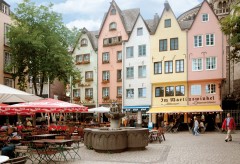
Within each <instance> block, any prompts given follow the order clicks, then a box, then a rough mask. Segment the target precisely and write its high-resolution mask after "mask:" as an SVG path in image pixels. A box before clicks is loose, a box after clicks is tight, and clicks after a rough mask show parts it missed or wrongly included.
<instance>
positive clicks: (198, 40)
mask: <svg viewBox="0 0 240 164" xmlns="http://www.w3.org/2000/svg"><path fill="white" fill-rule="evenodd" d="M193 40H194V47H203V35H195V36H194V38H193ZM200 44H201V45H200Z"/></svg>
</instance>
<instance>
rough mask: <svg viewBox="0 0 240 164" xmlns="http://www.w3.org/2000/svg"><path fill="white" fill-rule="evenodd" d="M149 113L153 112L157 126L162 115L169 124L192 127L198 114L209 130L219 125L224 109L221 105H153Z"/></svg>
mask: <svg viewBox="0 0 240 164" xmlns="http://www.w3.org/2000/svg"><path fill="white" fill-rule="evenodd" d="M147 113H149V114H152V122H153V124H154V126H155V127H157V126H159V124H160V123H159V117H162V121H164V122H165V123H167V124H168V125H172V126H174V125H176V126H179V125H185V127H188V128H191V127H192V124H193V117H194V116H196V117H197V118H198V120H199V122H203V124H204V125H206V127H207V129H208V130H214V129H217V128H218V127H219V123H220V121H221V120H220V118H221V113H222V109H221V107H220V105H201V106H200V105H195V106H162V107H153V108H151V109H150V110H149V111H148V112H147ZM160 121H161V119H160ZM186 125H187V126H186Z"/></svg>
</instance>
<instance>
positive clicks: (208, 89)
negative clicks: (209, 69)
mask: <svg viewBox="0 0 240 164" xmlns="http://www.w3.org/2000/svg"><path fill="white" fill-rule="evenodd" d="M206 93H209V94H214V93H216V84H207V85H206Z"/></svg>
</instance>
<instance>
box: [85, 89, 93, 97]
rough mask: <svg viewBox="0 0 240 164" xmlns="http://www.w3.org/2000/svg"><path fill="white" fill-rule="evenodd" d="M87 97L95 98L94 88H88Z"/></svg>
mask: <svg viewBox="0 0 240 164" xmlns="http://www.w3.org/2000/svg"><path fill="white" fill-rule="evenodd" d="M85 97H92V98H93V88H86V89H85Z"/></svg>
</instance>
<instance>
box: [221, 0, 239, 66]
mask: <svg viewBox="0 0 240 164" xmlns="http://www.w3.org/2000/svg"><path fill="white" fill-rule="evenodd" d="M239 15H240V0H237V1H236V2H235V3H234V4H233V5H232V6H231V14H229V15H228V16H226V17H225V18H223V19H222V20H221V22H220V23H221V29H222V31H223V33H224V34H225V35H228V36H229V38H228V44H229V45H230V46H231V47H232V49H231V53H230V54H229V59H230V60H234V61H235V62H240V16H239Z"/></svg>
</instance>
